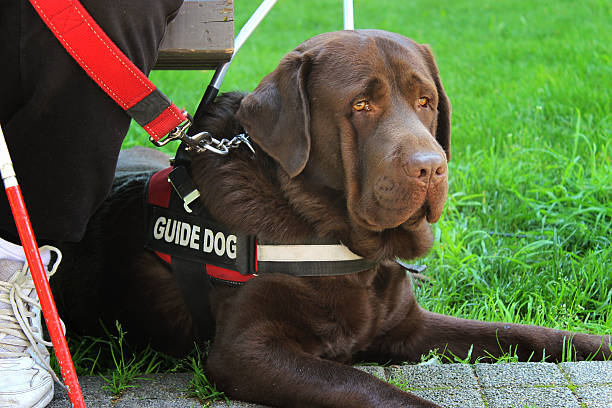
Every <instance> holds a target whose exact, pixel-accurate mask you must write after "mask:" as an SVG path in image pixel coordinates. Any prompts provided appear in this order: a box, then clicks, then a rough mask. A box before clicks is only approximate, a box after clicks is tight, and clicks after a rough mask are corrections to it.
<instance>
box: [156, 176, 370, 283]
mask: <svg viewBox="0 0 612 408" xmlns="http://www.w3.org/2000/svg"><path fill="white" fill-rule="evenodd" d="M146 197H147V204H148V205H147V207H148V227H147V231H146V240H145V246H146V247H147V248H148V249H151V250H153V251H155V252H156V253H157V254H158V256H159V257H160V258H162V259H164V260H165V261H166V262H169V263H172V258H180V259H182V260H188V261H191V262H195V263H198V264H200V265H205V266H204V268H205V269H206V273H207V274H208V275H209V276H212V277H213V278H217V279H219V280H222V281H226V282H227V281H229V282H231V283H243V282H246V281H247V280H249V279H251V278H253V277H255V276H257V275H262V274H266V273H284V274H289V275H294V276H333V275H346V274H352V273H357V272H361V271H364V270H366V269H370V268H372V267H373V266H375V265H376V263H375V262H373V261H369V260H366V259H364V258H362V257H360V256H359V255H357V254H355V253H353V252H351V251H350V250H349V249H348V248H347V247H346V246H344V245H342V244H341V243H339V242H333V241H322V240H313V241H312V242H308V243H304V244H300V245H279V244H275V243H267V242H263V241H261V242H260V241H258V240H257V238H256V237H255V236H252V235H245V234H241V233H238V232H235V231H231V230H230V229H229V228H227V227H226V226H224V225H222V224H220V223H217V222H216V221H214V220H213V219H212V217H210V215H209V214H208V212H207V211H206V209H205V208H203V206H202V205H201V202H200V200H198V199H197V198H198V197H199V192H198V190H197V187H196V186H195V183H194V182H193V180H192V179H191V177H189V174H188V172H187V170H186V169H185V167H183V166H176V167H171V168H168V169H165V170H162V171H159V172H157V173H155V174H154V175H153V176H152V177H151V178H150V179H149V182H148V186H147V192H146Z"/></svg>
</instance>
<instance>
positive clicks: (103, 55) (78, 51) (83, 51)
mask: <svg viewBox="0 0 612 408" xmlns="http://www.w3.org/2000/svg"><path fill="white" fill-rule="evenodd" d="M30 3H32V5H33V6H34V8H35V9H36V11H37V12H38V14H39V15H40V17H41V18H42V19H43V21H44V22H45V24H46V25H47V26H48V27H49V29H51V31H52V32H53V34H54V35H55V36H56V37H57V39H58V40H59V41H60V42H61V43H62V45H63V46H64V48H66V51H68V53H69V54H70V55H71V56H72V57H73V58H74V59H75V61H77V62H78V63H79V65H80V66H81V67H82V68H83V69H84V70H85V72H87V74H88V75H89V76H90V77H91V78H92V79H93V80H94V81H95V82H96V83H97V84H98V85H99V86H100V87H101V88H102V89H103V90H104V91H105V92H106V93H107V94H108V95H109V96H110V97H111V98H113V100H114V101H115V102H117V104H119V106H121V107H122V108H123V109H124V110H125V111H126V113H127V114H128V115H130V116H131V117H132V118H133V119H134V120H135V121H136V122H137V123H138V124H139V125H141V126H142V127H143V128H144V129H145V130H146V131H147V133H148V134H149V135H150V136H151V139H152V140H153V141H155V142H159V141H160V140H161V139H162V138H163V137H164V136H166V135H168V134H170V133H173V132H181V131H184V130H186V127H185V126H180V125H181V124H183V125H185V124H187V123H188V122H189V120H188V117H187V114H186V113H185V112H182V111H181V110H180V109H179V108H177V107H176V105H174V104H173V103H172V102H170V100H169V99H168V98H167V97H166V96H165V95H164V94H163V93H161V91H159V90H158V89H157V88H156V87H155V85H153V83H152V82H151V81H149V79H148V78H147V77H146V76H145V75H144V74H143V73H142V72H141V71H140V70H139V69H138V67H136V65H134V64H133V63H132V61H130V60H129V59H128V58H127V57H126V56H125V55H124V54H123V52H121V50H120V49H119V48H118V47H117V46H116V45H115V44H114V43H113V42H112V41H111V40H110V38H108V36H107V35H106V34H105V33H104V31H103V30H102V29H101V28H100V26H99V25H98V24H97V23H96V22H95V21H94V19H93V18H92V17H91V15H90V14H89V13H88V12H87V10H85V8H84V7H83V6H82V5H81V3H79V2H78V1H77V0H30ZM186 122H187V123H186Z"/></svg>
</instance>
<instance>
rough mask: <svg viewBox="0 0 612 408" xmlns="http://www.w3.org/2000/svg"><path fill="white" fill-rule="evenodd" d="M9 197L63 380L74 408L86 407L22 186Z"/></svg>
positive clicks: (10, 189)
mask: <svg viewBox="0 0 612 408" xmlns="http://www.w3.org/2000/svg"><path fill="white" fill-rule="evenodd" d="M6 196H7V198H8V201H9V204H10V206H11V210H12V212H13V218H14V219H15V224H16V225H17V232H18V233H19V238H20V239H21V244H22V245H23V250H24V252H25V255H26V259H27V260H28V265H29V266H30V273H31V275H32V280H33V281H34V287H35V288H36V293H37V294H38V299H39V301H40V305H41V308H42V311H43V316H44V317H45V322H46V324H47V329H48V331H49V336H51V342H52V343H53V349H54V350H55V355H56V357H57V361H58V363H59V366H60V370H61V372H62V377H64V382H65V383H66V388H67V389H68V397H69V398H70V402H71V403H72V405H73V406H74V407H79V408H81V407H85V401H84V399H83V393H82V391H81V386H80V385H79V380H78V378H77V375H76V371H75V369H74V364H73V363H72V358H71V356H70V350H69V349H68V343H66V338H65V337H64V331H63V329H62V325H61V323H60V320H59V316H58V313H57V308H56V306H55V301H54V300H53V294H52V293H51V288H50V287H49V281H48V280H47V274H46V273H45V269H44V266H43V263H42V260H41V258H40V252H38V244H37V243H36V238H35V237H34V231H33V230H32V224H31V223H30V218H29V217H28V212H27V210H26V207H25V203H24V202H23V196H22V195H21V189H20V188H19V186H13V187H8V188H7V189H6Z"/></svg>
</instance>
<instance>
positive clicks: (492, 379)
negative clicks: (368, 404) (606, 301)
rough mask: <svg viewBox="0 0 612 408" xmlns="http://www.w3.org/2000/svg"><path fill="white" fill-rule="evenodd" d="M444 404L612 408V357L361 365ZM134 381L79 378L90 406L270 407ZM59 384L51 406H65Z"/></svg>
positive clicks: (179, 383) (166, 383)
mask: <svg viewBox="0 0 612 408" xmlns="http://www.w3.org/2000/svg"><path fill="white" fill-rule="evenodd" d="M357 368H359V369H361V370H363V371H366V372H368V373H370V374H373V375H376V376H377V377H379V378H381V379H384V380H387V381H391V382H392V383H394V384H396V385H398V386H400V388H403V389H405V390H406V391H409V392H412V393H414V394H416V395H419V396H421V397H423V398H427V399H430V400H432V401H434V402H436V403H438V404H439V405H441V406H443V407H445V408H549V407H551V408H612V361H603V362H601V361H593V362H578V363H561V364H552V363H506V364H476V365H473V366H472V365H466V364H443V365H441V364H427V365H404V366H391V367H386V368H383V367H378V366H360V367H357ZM144 377H145V378H142V379H138V380H135V381H134V382H133V384H132V385H133V387H131V388H129V389H128V390H126V391H125V392H124V393H123V395H121V397H114V396H113V395H112V394H111V393H110V392H109V391H107V390H105V389H103V388H102V387H103V386H104V385H105V384H106V382H105V381H104V380H103V379H102V378H100V377H83V378H80V382H81V388H82V389H83V394H84V396H85V403H86V404H87V406H88V407H90V408H128V407H135V408H140V407H142V408H157V407H177V408H188V407H203V406H204V407H212V408H266V407H264V406H262V405H257V404H251V403H246V402H238V401H231V402H230V404H229V405H228V404H226V403H225V402H224V401H218V402H214V403H209V404H208V405H206V404H202V403H201V402H200V401H198V400H197V399H194V398H189V397H188V396H187V395H188V394H187V391H186V390H187V387H188V385H189V382H190V381H191V378H192V374H190V373H172V374H156V375H149V376H144ZM69 406H70V403H69V401H68V397H67V395H66V392H65V391H64V390H61V389H56V392H55V399H54V400H53V402H52V403H51V404H50V405H49V408H66V407H69Z"/></svg>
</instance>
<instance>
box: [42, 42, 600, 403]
mask: <svg viewBox="0 0 612 408" xmlns="http://www.w3.org/2000/svg"><path fill="white" fill-rule="evenodd" d="M450 122H451V106H450V103H449V100H448V98H447V96H446V93H445V92H444V89H443V87H442V83H441V81H440V76H439V74H438V69H437V67H436V64H435V62H434V58H433V56H432V53H431V51H430V49H429V47H427V46H426V45H420V44H417V43H415V42H414V41H411V40H410V39H408V38H405V37H403V36H401V35H398V34H393V33H389V32H384V31H377V30H358V31H342V32H335V33H328V34H322V35H319V36H316V37H314V38H312V39H310V40H308V41H306V42H305V43H303V44H301V45H300V46H298V47H297V48H296V49H295V50H294V51H292V52H290V53H289V54H288V55H286V56H285V57H284V58H283V59H282V61H281V62H280V64H279V65H278V67H277V68H276V69H275V70H274V71H273V72H272V73H271V74H269V75H268V76H266V77H265V78H264V79H263V80H262V82H261V83H260V84H259V86H258V87H257V88H256V89H255V91H254V92H252V93H250V94H246V95H244V94H237V93H233V94H226V95H224V96H222V97H220V98H218V99H217V101H216V102H215V103H213V104H211V105H210V106H208V107H206V109H205V112H204V114H203V115H201V116H199V117H197V118H196V123H195V124H194V127H195V128H196V129H199V130H206V131H208V132H210V134H211V135H212V137H214V138H216V139H222V138H227V139H232V138H233V137H234V136H236V135H239V134H241V133H243V132H245V131H246V132H247V133H248V135H250V137H251V140H252V141H254V150H255V154H253V153H252V152H251V151H250V150H249V149H248V148H246V147H245V146H246V142H245V143H243V146H239V147H238V148H236V149H233V150H232V151H231V152H230V154H229V155H227V156H220V155H216V154H214V153H212V152H208V151H204V152H195V151H194V150H193V149H192V151H191V152H187V156H188V158H189V160H190V175H191V177H192V179H193V180H194V181H195V185H196V186H197V190H199V194H200V197H199V198H198V200H199V203H200V204H201V205H202V206H203V207H204V208H205V210H206V212H207V214H208V215H209V216H210V218H211V219H212V220H214V223H216V224H215V225H223V226H224V228H227V229H228V230H230V231H235V232H236V233H235V234H233V235H227V234H225V235H224V234H221V235H219V234H220V233H219V232H216V231H215V230H214V228H213V227H210V229H208V227H206V229H205V227H199V226H196V225H195V224H189V222H187V221H180V222H175V221H176V220H172V219H171V217H170V216H166V215H163V216H162V215H159V216H157V218H156V221H155V225H154V227H153V228H152V229H149V230H147V227H146V225H145V224H146V221H145V215H144V213H145V212H147V211H144V210H143V208H144V205H143V199H144V195H146V194H144V193H143V191H144V190H143V186H144V185H145V184H146V183H147V181H146V180H148V177H149V176H150V174H148V173H147V171H143V170H160V169H162V168H164V167H165V166H167V161H166V158H165V157H164V156H158V153H152V152H150V151H147V150H144V149H141V150H137V151H132V152H131V153H130V152H126V153H124V156H123V158H122V159H121V161H120V166H119V172H118V177H117V183H116V185H115V192H114V193H113V195H112V196H111V197H110V198H109V200H108V201H107V202H106V203H105V205H104V206H103V208H101V209H100V211H99V212H98V213H97V214H96V217H95V219H94V220H92V222H91V225H90V227H89V231H88V234H87V237H86V238H85V240H84V241H83V242H82V243H80V244H78V245H74V246H70V245H63V246H62V248H63V250H64V252H65V256H64V259H65V260H66V262H65V265H64V266H63V271H62V272H60V273H59V274H58V276H57V278H54V282H53V283H54V287H55V290H56V293H58V295H57V297H58V304H59V305H60V309H61V314H62V315H63V316H64V317H65V318H66V320H67V321H68V327H69V328H72V329H79V330H82V331H85V332H88V333H94V332H95V330H96V328H97V327H98V322H97V321H96V318H97V317H98V316H99V317H101V318H102V319H103V320H104V321H105V322H107V324H111V325H112V324H113V322H114V320H115V319H117V320H119V321H121V322H122V323H123V325H124V327H125V328H126V330H127V332H128V333H129V334H131V335H132V338H134V339H136V340H135V341H138V339H140V340H143V341H151V342H152V344H153V345H154V346H155V347H157V348H159V349H162V350H163V351H166V352H172V353H182V352H185V351H187V350H189V349H190V348H191V347H192V345H193V342H194V341H201V340H205V339H206V338H207V337H210V335H211V334H212V331H208V332H207V331H206V329H204V330H202V329H201V328H202V326H203V324H202V321H199V319H200V318H201V316H202V315H203V314H204V313H200V312H201V310H198V309H194V308H192V307H190V306H189V305H188V303H189V302H188V301H186V300H185V298H184V296H183V294H184V293H185V292H184V287H185V286H189V285H185V284H181V283H180V282H178V280H177V279H176V278H175V276H174V275H175V273H174V271H173V270H172V269H171V268H170V267H169V264H168V263H167V262H166V261H164V260H162V259H161V258H160V257H159V256H158V255H156V254H155V253H154V252H153V251H150V250H148V249H144V242H145V240H146V239H147V234H148V232H147V231H149V232H150V231H153V232H152V234H153V235H154V236H156V237H157V238H159V239H160V240H164V239H165V241H166V243H170V244H171V243H172V242H175V243H176V242H179V241H183V240H184V242H183V246H184V247H185V248H188V247H194V248H197V250H198V251H200V252H202V251H206V250H205V249H203V248H205V247H206V246H207V245H208V247H209V252H211V253H212V252H219V253H221V255H223V256H227V257H230V258H232V256H233V258H236V257H237V255H236V253H238V252H240V248H238V247H240V245H243V244H242V243H241V242H242V241H241V239H240V236H241V234H242V235H245V236H251V237H256V239H257V248H258V249H259V251H260V253H259V254H258V255H257V256H258V261H257V262H259V269H258V270H257V271H250V272H251V273H250V275H249V279H245V280H244V283H243V284H240V285H238V284H224V283H219V282H218V281H217V282H216V283H215V284H214V285H212V288H211V289H210V293H209V294H208V295H206V294H204V293H203V292H202V299H206V302H207V303H206V305H205V306H208V302H209V303H210V311H211V313H212V316H213V320H214V325H215V330H214V339H213V340H212V343H211V347H210V352H209V355H208V361H207V373H208V375H209V376H210V378H212V379H213V380H214V381H215V383H216V384H217V386H218V387H219V388H220V389H221V390H223V391H224V392H225V393H226V394H227V395H228V396H230V397H232V398H236V399H240V400H245V401H253V402H257V403H262V404H266V405H270V406H278V407H359V408H363V407H437V405H436V404H434V403H432V402H428V401H426V400H423V399H421V398H419V397H417V396H415V395H412V394H410V393H406V392H403V391H401V390H399V389H398V388H396V387H394V386H392V385H390V384H388V383H386V382H384V381H381V380H379V379H377V378H375V377H374V376H371V375H369V374H367V373H365V372H363V371H360V370H357V369H355V368H353V367H351V366H350V363H351V362H352V361H356V360H361V361H363V360H368V361H378V362H390V361H396V362H403V361H418V360H419V358H420V356H421V355H422V354H425V353H427V352H428V351H430V350H432V349H436V348H437V349H439V350H447V351H451V352H452V353H454V354H455V355H457V356H461V357H465V356H466V355H467V353H468V350H470V348H472V357H473V358H479V357H487V356H496V355H500V354H502V353H503V352H507V351H508V350H510V348H511V347H512V349H514V348H516V351H517V353H518V355H519V357H520V358H521V359H524V360H526V359H528V358H530V356H532V355H535V356H542V355H543V353H545V354H546V355H548V356H550V359H551V360H559V359H561V357H562V351H563V348H564V344H566V342H567V341H571V344H572V345H573V347H574V348H575V352H576V355H577V357H578V358H579V359H584V358H587V357H593V358H596V359H599V358H604V357H609V356H610V354H611V350H610V337H609V336H606V337H601V336H595V335H588V334H578V333H570V332H566V331H560V330H552V329H548V328H543V327H535V326H526V325H519V324H509V323H489V322H481V321H473V320H462V319H458V318H454V317H449V316H443V315H439V314H435V313H431V312H428V311H426V310H423V309H422V308H421V307H419V305H418V304H417V301H416V299H415V296H414V294H413V289H412V287H411V279H410V277H409V276H408V275H407V273H406V271H405V270H404V269H403V268H402V267H401V266H400V265H399V264H398V263H397V262H396V261H395V260H396V258H403V259H412V258H415V257H419V256H422V255H423V254H425V253H426V252H427V251H428V249H429V248H430V247H431V245H432V241H433V238H432V233H431V229H430V224H431V223H434V222H436V221H437V220H438V219H439V217H440V215H441V213H442V209H443V205H444V201H445V198H446V194H447V189H448V167H447V161H448V160H449V158H450V147H451V146H450V145H451V143H450V133H451V130H450ZM139 154H142V155H143V156H142V157H145V158H149V159H150V160H143V159H142V157H141V158H140V159H139V160H141V161H142V163H136V164H135V163H134V162H133V161H132V162H130V160H132V159H134V157H137V156H138V155H139ZM126 160H127V161H126ZM130 165H132V167H131V168H130ZM140 165H142V166H140ZM139 166H140V167H139ZM147 174H148V175H147ZM143 175H144V176H143ZM128 176H129V177H128ZM164 177H165V176H164ZM185 202H187V201H186V200H185ZM189 210H190V209H189ZM185 211H187V210H185ZM182 228H187V229H188V230H189V231H187V233H186V234H187V235H186V236H185V237H183V235H181V234H182V233H179V232H178V231H182V230H183V229H182ZM175 233H176V238H175V235H174V234H175ZM168 234H170V235H168ZM160 237H162V238H160ZM232 237H233V238H232ZM237 237H238V238H237ZM206 239H208V241H206ZM205 241H206V242H208V243H207V244H205V243H203V242H205ZM262 243H264V244H270V246H272V247H274V248H276V249H278V250H279V251H280V253H276V254H275V255H274V254H273V255H266V254H264V250H266V251H267V249H268V248H267V247H265V245H263V244H262ZM313 243H314V244H313ZM330 243H331V244H330ZM200 244H202V245H200ZM319 244H320V246H316V245H319ZM309 245H310V246H309ZM213 248H214V251H213ZM237 248H238V249H237ZM330 248H331V249H333V251H331V249H330ZM334 248H335V249H334ZM296 249H297V251H298V252H297V255H296V252H295V251H294V250H296ZM328 250H330V251H331V253H330V254H327V251H328ZM224 251H225V252H224ZM282 251H286V252H282ZM291 251H294V252H291ZM300 251H301V252H300ZM334 251H339V252H334ZM301 254H302V255H303V257H304V258H305V259H303V260H300V259H299V258H300V256H301ZM266 257H268V258H266ZM311 257H312V258H311ZM294 258H296V259H294ZM306 258H307V259H306ZM172 259H174V256H173V258H172ZM266 259H267V260H268V261H270V260H271V259H272V260H274V259H275V260H276V263H277V266H278V264H280V265H281V267H279V268H277V269H274V268H272V269H270V270H269V271H268V272H265V271H262V267H261V265H262V264H265V263H266V262H264V261H265V260H266ZM288 260H289V261H291V262H289V263H287V264H286V265H287V267H286V268H287V269H286V270H285V269H283V267H282V265H283V264H282V262H285V261H288ZM334 262H338V263H337V265H341V267H340V269H343V270H340V269H339V270H338V273H337V274H335V273H333V271H332V272H331V273H328V272H329V271H326V272H320V271H319V272H317V271H316V270H314V271H313V270H312V265H314V264H317V263H322V264H327V265H329V264H332V265H333V264H334ZM355 262H356V265H357V266H355ZM269 263H274V262H272V261H270V262H269ZM345 265H349V266H350V265H353V266H350V267H349V266H347V267H346V268H344V266H345ZM301 269H304V270H309V271H310V272H312V273H305V275H311V276H299V275H300V273H299V272H300V270H301ZM315 269H316V268H315ZM345 269H346V270H345ZM294 270H297V273H294V272H295V271H294ZM270 271H272V272H270ZM201 274H202V275H205V272H204V269H202V272H201ZM322 275H325V276H322ZM241 276H243V274H241ZM198 290H199V289H198ZM207 296H208V298H207ZM208 299H210V300H208ZM209 323H210V322H205V324H204V326H206V325H209ZM212 324H213V323H210V326H211V327H212ZM207 333H208V334H207ZM538 358H539V357H538Z"/></svg>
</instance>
